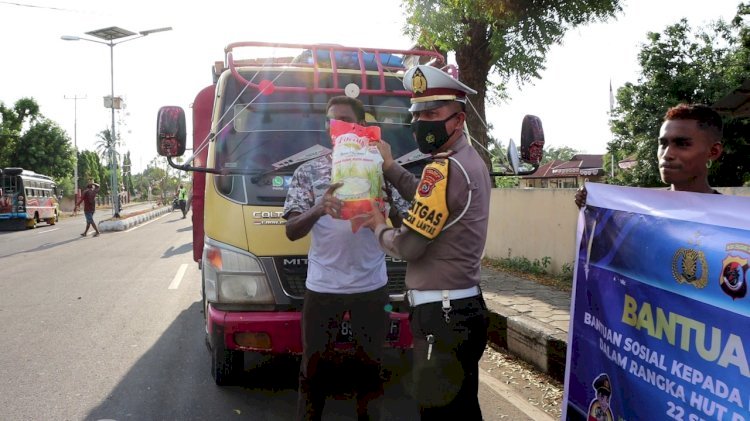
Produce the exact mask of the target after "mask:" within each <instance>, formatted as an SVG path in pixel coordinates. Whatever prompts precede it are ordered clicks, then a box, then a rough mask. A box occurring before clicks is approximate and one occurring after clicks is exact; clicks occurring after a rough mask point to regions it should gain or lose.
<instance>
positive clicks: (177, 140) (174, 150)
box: [156, 106, 186, 158]
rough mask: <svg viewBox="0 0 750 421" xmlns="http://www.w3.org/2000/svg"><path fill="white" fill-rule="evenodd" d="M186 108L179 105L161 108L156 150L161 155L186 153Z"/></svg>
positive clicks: (168, 155) (173, 155)
mask: <svg viewBox="0 0 750 421" xmlns="http://www.w3.org/2000/svg"><path fill="white" fill-rule="evenodd" d="M185 141H186V129H185V110H183V109H182V107H177V106H165V107H161V108H159V113H158V114H157V117H156V151H157V153H158V154H159V155H161V156H166V157H170V158H172V157H175V156H182V154H184V153H185Z"/></svg>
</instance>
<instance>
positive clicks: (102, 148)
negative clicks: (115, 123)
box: [95, 128, 122, 194]
mask: <svg viewBox="0 0 750 421" xmlns="http://www.w3.org/2000/svg"><path fill="white" fill-rule="evenodd" d="M96 137H97V141H96V142H95V146H96V151H97V153H98V154H99V156H100V157H101V158H102V159H104V160H106V161H107V168H106V169H105V168H101V170H100V176H101V180H102V182H103V183H102V186H103V190H104V191H103V193H106V194H109V193H110V192H111V191H112V190H111V189H115V190H116V191H117V190H118V189H117V186H119V185H120V184H122V182H121V180H122V177H120V171H119V165H118V160H119V157H120V153H119V152H117V147H118V146H119V145H120V140H119V139H120V137H119V136H118V137H117V138H116V139H113V138H112V132H111V131H110V129H108V128H107V129H104V130H102V131H101V132H99V133H97V135H96ZM113 168H114V171H115V186H110V185H109V184H110V183H111V182H112V176H111V174H112V169H113Z"/></svg>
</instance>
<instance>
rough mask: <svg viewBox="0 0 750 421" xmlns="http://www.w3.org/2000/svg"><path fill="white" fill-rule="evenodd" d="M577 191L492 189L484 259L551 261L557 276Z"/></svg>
mask: <svg viewBox="0 0 750 421" xmlns="http://www.w3.org/2000/svg"><path fill="white" fill-rule="evenodd" d="M717 190H719V191H720V192H721V193H723V194H729V195H735V196H750V187H720V188H717ZM575 193H576V189H493V190H492V196H491V199H490V222H489V232H488V233H487V244H486V245H485V251H484V253H485V256H486V257H492V258H505V257H508V253H509V250H510V257H526V258H527V259H529V260H531V261H534V260H535V259H539V260H540V261H541V260H542V259H544V258H545V257H549V258H550V259H551V262H550V267H549V269H550V270H551V271H552V272H554V273H560V272H561V270H562V267H563V265H564V264H566V263H568V264H572V263H573V259H574V258H575V232H576V224H577V222H578V208H577V207H576V205H575V203H574V202H573V200H574V198H575Z"/></svg>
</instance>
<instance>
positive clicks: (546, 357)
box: [484, 292, 568, 382]
mask: <svg viewBox="0 0 750 421" xmlns="http://www.w3.org/2000/svg"><path fill="white" fill-rule="evenodd" d="M484 295H485V301H486V302H487V307H488V309H489V311H490V326H489V331H488V343H489V345H490V346H491V347H492V348H495V349H497V348H502V349H504V350H507V351H508V352H509V353H511V354H513V355H514V356H516V357H518V358H519V359H521V360H523V361H525V362H527V363H529V364H531V365H533V366H534V367H535V368H537V369H538V370H540V371H542V372H543V373H546V374H548V375H550V376H551V377H553V378H554V379H556V380H558V381H560V382H562V381H564V379H565V359H566V352H567V340H568V334H567V333H566V332H565V331H563V330H561V329H558V328H556V327H552V326H549V325H547V324H545V323H542V322H540V321H538V320H536V319H533V318H531V317H529V316H526V315H524V314H521V313H520V312H518V311H516V310H514V309H512V308H510V307H507V306H503V305H500V304H498V303H496V302H494V301H493V295H494V294H493V293H491V292H485V293H484Z"/></svg>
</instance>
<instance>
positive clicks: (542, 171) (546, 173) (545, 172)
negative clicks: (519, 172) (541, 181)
mask: <svg viewBox="0 0 750 421" xmlns="http://www.w3.org/2000/svg"><path fill="white" fill-rule="evenodd" d="M564 162H565V161H560V160H557V159H555V160H552V161H550V162H548V163H546V164H544V165H540V166H539V168H537V169H536V171H534V172H533V173H531V174H529V175H525V176H523V177H521V178H524V179H527V178H548V177H551V176H552V168H554V167H555V166H557V165H560V164H562V163H564Z"/></svg>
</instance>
